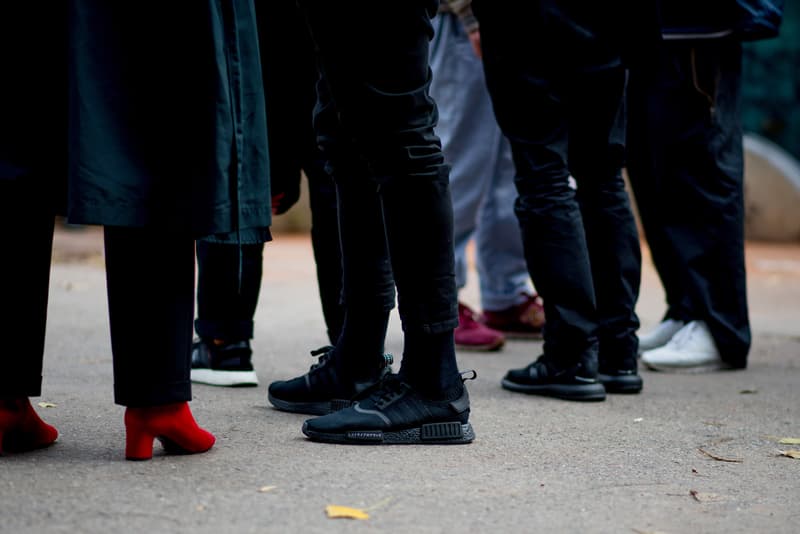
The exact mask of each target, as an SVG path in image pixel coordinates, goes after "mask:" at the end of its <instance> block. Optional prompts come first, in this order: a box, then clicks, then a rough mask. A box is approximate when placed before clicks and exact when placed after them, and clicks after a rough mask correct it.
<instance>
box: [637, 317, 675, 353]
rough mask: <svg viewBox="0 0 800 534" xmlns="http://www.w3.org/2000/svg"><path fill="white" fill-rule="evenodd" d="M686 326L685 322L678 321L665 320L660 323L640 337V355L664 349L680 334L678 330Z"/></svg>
mask: <svg viewBox="0 0 800 534" xmlns="http://www.w3.org/2000/svg"><path fill="white" fill-rule="evenodd" d="M685 325H686V323H684V322H683V321H678V320H676V319H665V320H663V321H661V322H660V323H658V326H656V327H655V328H653V329H652V330H650V331H649V332H647V333H646V334H644V335H641V336H639V354H641V353H642V352H644V351H646V350H653V349H657V348H658V347H663V346H664V345H666V344H667V342H668V341H669V340H670V339H672V336H674V335H675V334H677V333H678V330H680V329H681V328H683V327H684V326H685Z"/></svg>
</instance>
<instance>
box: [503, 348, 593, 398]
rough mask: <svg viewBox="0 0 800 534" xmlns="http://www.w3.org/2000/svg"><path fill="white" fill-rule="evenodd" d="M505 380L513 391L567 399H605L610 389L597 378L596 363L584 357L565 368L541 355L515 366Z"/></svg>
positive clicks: (504, 382) (506, 384)
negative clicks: (586, 361) (522, 366)
mask: <svg viewBox="0 0 800 534" xmlns="http://www.w3.org/2000/svg"><path fill="white" fill-rule="evenodd" d="M591 367H594V369H595V371H594V372H592V369H591ZM502 384H503V387H504V388H505V389H509V390H511V391H519V392H521V393H528V394H530V395H545V396H548V397H556V398H559V399H565V400H574V401H602V400H605V398H606V390H605V388H604V387H603V384H601V383H600V381H598V380H597V371H596V364H595V366H590V365H587V364H586V363H584V362H583V361H581V362H580V363H577V364H575V365H572V366H570V367H568V368H566V369H565V368H563V367H559V366H558V365H557V364H555V363H554V362H552V361H550V360H549V359H547V358H546V357H545V356H540V357H539V359H537V360H536V361H535V362H533V363H532V364H530V365H528V366H527V367H524V368H522V369H511V370H510V371H509V372H508V373H507V374H506V376H505V378H503V382H502Z"/></svg>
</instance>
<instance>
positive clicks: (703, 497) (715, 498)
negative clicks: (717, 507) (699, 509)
mask: <svg viewBox="0 0 800 534" xmlns="http://www.w3.org/2000/svg"><path fill="white" fill-rule="evenodd" d="M689 495H691V496H692V498H694V500H696V501H697V502H719V501H722V500H724V499H723V498H722V497H721V496H720V495H717V494H716V493H703V492H701V491H697V490H689Z"/></svg>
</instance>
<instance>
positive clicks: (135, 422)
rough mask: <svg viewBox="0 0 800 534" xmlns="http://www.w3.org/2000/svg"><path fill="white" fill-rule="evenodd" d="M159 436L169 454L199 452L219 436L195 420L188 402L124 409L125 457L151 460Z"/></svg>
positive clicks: (212, 443)
mask: <svg viewBox="0 0 800 534" xmlns="http://www.w3.org/2000/svg"><path fill="white" fill-rule="evenodd" d="M155 439H158V440H159V441H160V442H161V445H163V447H164V451H165V452H166V453H167V454H198V453H201V452H206V451H207V450H209V449H210V448H211V447H213V446H214V442H215V441H216V438H215V437H214V435H213V434H211V432H208V431H207V430H203V429H202V428H200V427H199V426H198V424H197V422H196V421H195V420H194V417H193V416H192V411H191V410H190V409H189V403H188V402H176V403H173V404H165V405H162V406H147V407H141V408H136V407H128V408H126V409H125V458H126V459H127V460H149V459H150V458H152V457H153V441H154V440H155Z"/></svg>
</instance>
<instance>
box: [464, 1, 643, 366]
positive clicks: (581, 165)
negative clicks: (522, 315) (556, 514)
mask: <svg viewBox="0 0 800 534" xmlns="http://www.w3.org/2000/svg"><path fill="white" fill-rule="evenodd" d="M478 4H479V5H478ZM475 8H476V13H477V15H478V17H479V20H480V22H481V37H482V42H483V49H484V50H483V51H484V65H485V72H486V79H487V84H488V87H489V92H490V94H491V96H492V100H493V103H494V108H495V114H496V116H497V120H498V123H499V125H500V127H501V129H502V130H503V132H504V134H505V135H506V136H507V137H508V138H509V140H510V142H511V146H512V151H513V155H514V163H515V166H516V170H517V177H516V185H517V190H518V192H519V196H518V198H517V201H516V205H515V210H516V214H517V217H518V219H519V222H520V227H521V230H522V235H523V243H524V249H525V257H526V261H527V263H528V269H529V271H530V274H531V279H532V280H533V283H534V285H535V286H536V288H537V290H538V291H539V292H540V293H541V295H542V298H543V299H544V306H545V314H546V316H547V326H546V327H545V331H544V339H545V343H544V352H545V355H546V356H547V357H548V358H551V359H553V360H555V361H557V362H560V363H561V364H564V365H566V364H570V363H573V362H575V361H576V360H577V359H578V358H580V357H582V356H586V355H588V356H589V357H593V353H594V352H595V351H597V350H598V349H599V360H600V366H601V369H602V367H603V365H604V364H607V365H614V364H618V363H619V362H621V361H627V362H628V364H629V365H630V362H635V357H636V352H637V349H638V339H637V337H636V329H637V328H638V326H639V322H638V319H637V317H636V314H635V312H634V307H635V304H636V300H637V298H638V291H639V283H640V275H641V254H640V250H639V241H638V236H637V232H636V226H635V222H634V219H633V215H632V212H631V209H630V204H629V200H628V196H627V193H626V191H625V188H624V182H623V179H622V176H621V167H622V164H623V156H624V143H623V141H624V124H623V107H622V104H623V94H624V87H625V71H624V69H623V68H622V67H621V66H620V65H619V61H618V60H614V58H613V57H607V56H606V55H604V54H603V55H602V62H600V63H598V64H596V65H593V66H587V65H585V64H579V63H569V62H567V60H568V59H569V58H567V57H566V56H565V57H563V58H562V59H563V62H562V63H557V62H553V58H552V57H549V58H548V57H547V52H545V51H543V50H536V49H531V48H529V47H528V46H526V44H527V42H528V41H527V40H526V39H527V37H526V34H525V33H524V32H517V31H512V30H513V28H510V27H508V25H507V23H508V11H507V10H506V9H503V8H501V7H500V6H499V5H495V4H493V3H492V2H489V1H487V2H480V3H476V4H475ZM587 57H588V56H587ZM590 67H591V68H590ZM570 176H572V177H574V179H575V182H576V183H577V190H576V189H574V188H573V187H571V186H570V185H569V177H570Z"/></svg>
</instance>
